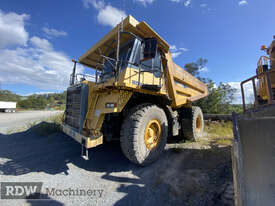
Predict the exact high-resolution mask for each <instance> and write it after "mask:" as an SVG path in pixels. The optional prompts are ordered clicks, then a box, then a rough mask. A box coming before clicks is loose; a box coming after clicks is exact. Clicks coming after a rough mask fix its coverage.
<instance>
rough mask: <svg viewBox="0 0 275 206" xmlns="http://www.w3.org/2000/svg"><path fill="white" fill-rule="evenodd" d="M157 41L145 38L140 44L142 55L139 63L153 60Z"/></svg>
mask: <svg viewBox="0 0 275 206" xmlns="http://www.w3.org/2000/svg"><path fill="white" fill-rule="evenodd" d="M157 45H158V40H157V39H155V38H146V39H144V41H143V44H142V54H141V60H140V61H146V60H148V59H153V58H155V56H156V53H157Z"/></svg>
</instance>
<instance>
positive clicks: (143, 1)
mask: <svg viewBox="0 0 275 206" xmlns="http://www.w3.org/2000/svg"><path fill="white" fill-rule="evenodd" d="M136 1H137V2H139V3H141V4H142V5H143V6H147V4H152V3H153V2H154V1H155V0H136ZM174 1H177V0H174Z"/></svg>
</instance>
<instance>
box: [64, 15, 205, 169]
mask: <svg viewBox="0 0 275 206" xmlns="http://www.w3.org/2000/svg"><path fill="white" fill-rule="evenodd" d="M73 61H74V62H75V64H74V68H73V73H72V75H71V85H70V87H68V89H67V103H66V110H65V115H64V122H63V125H62V129H63V131H64V133H66V134H67V135H69V136H71V137H72V138H74V139H75V140H76V141H78V142H79V143H80V144H81V145H82V156H83V157H84V158H86V159H87V158H88V149H89V148H92V147H96V146H97V145H100V144H102V143H103V141H111V140H120V143H121V148H122V151H123V153H124V154H125V156H126V157H127V158H128V159H129V160H130V161H131V162H133V163H135V164H138V165H146V164H149V163H151V162H153V161H155V160H156V159H157V158H158V157H159V156H160V154H161V152H162V151H163V150H164V147H165V144H166V141H167V138H168V137H171V136H177V135H182V134H183V135H184V136H185V137H186V138H188V139H190V140H196V139H197V138H198V137H200V136H201V135H202V132H203V128H204V122H203V115H202V112H201V110H200V108H199V107H192V104H191V103H192V102H193V101H196V100H198V99H200V98H203V97H205V96H207V95H208V90H207V86H206V85H205V84H204V83H202V82H201V81H199V80H198V79H196V78H195V77H193V76H192V75H190V74H189V73H188V72H186V71H185V70H184V69H183V68H181V67H180V66H178V65H176V64H175V63H174V62H173V60H172V56H171V53H170V51H169V45H168V43H167V42H166V41H165V40H163V39H162V38H161V37H160V36H159V35H158V34H157V33H156V32H155V31H154V30H153V29H152V28H151V27H150V26H149V25H148V24H147V23H145V22H144V21H142V22H138V21H137V20H136V19H135V18H133V17H132V16H128V17H127V18H125V19H124V20H123V21H122V22H121V23H120V24H118V25H117V26H116V27H115V28H113V29H112V30H111V31H110V32H109V33H107V34H106V35H105V36H104V37H103V38H102V39H101V40H99V41H98V42H97V43H96V44H95V45H94V46H92V47H91V48H90V49H89V50H88V51H87V52H85V53H84V54H83V55H82V56H81V57H80V58H79V60H78V61H75V60H73ZM77 63H80V64H82V65H84V66H87V67H89V68H92V69H94V79H93V80H91V81H89V80H88V77H87V76H86V75H79V74H76V64H77Z"/></svg>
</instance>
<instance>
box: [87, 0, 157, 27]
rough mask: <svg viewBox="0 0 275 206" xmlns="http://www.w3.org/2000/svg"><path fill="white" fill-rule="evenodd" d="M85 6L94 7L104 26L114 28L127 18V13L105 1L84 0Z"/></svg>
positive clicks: (98, 18)
mask: <svg viewBox="0 0 275 206" xmlns="http://www.w3.org/2000/svg"><path fill="white" fill-rule="evenodd" d="M151 1H152V0H151ZM83 5H84V7H85V8H90V6H93V7H94V8H95V9H96V10H97V11H98V13H97V21H98V22H99V23H100V24H102V25H107V26H112V27H114V26H116V25H117V24H118V23H119V22H121V20H122V19H124V18H125V17H126V16H127V15H126V13H125V11H122V10H120V9H118V8H116V7H113V6H111V5H110V4H108V5H106V4H105V2H104V1H103V0H83Z"/></svg>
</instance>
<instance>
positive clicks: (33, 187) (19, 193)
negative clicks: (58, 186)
mask: <svg viewBox="0 0 275 206" xmlns="http://www.w3.org/2000/svg"><path fill="white" fill-rule="evenodd" d="M41 188H42V182H1V199H38V198H39V197H40V192H41Z"/></svg>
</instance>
